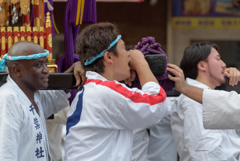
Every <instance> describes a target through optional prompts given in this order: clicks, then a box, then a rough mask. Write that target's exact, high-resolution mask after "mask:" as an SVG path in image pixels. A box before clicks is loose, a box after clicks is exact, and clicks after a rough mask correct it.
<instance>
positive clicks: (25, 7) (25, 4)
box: [20, 0, 30, 15]
mask: <svg viewBox="0 0 240 161" xmlns="http://www.w3.org/2000/svg"><path fill="white" fill-rule="evenodd" d="M20 8H21V12H22V14H24V15H26V14H28V12H29V8H30V0H20Z"/></svg>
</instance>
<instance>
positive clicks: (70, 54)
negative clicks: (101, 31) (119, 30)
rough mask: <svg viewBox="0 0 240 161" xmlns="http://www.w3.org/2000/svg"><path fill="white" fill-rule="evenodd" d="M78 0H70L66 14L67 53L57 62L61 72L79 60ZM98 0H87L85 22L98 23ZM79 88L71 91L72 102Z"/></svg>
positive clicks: (65, 35)
mask: <svg viewBox="0 0 240 161" xmlns="http://www.w3.org/2000/svg"><path fill="white" fill-rule="evenodd" d="M77 6H78V0H68V1H67V4H66V8H65V15H64V44H65V55H63V56H62V57H60V58H59V59H58V60H57V62H56V64H57V65H58V72H59V73H61V72H63V71H65V70H67V69H68V68H69V67H71V66H72V65H73V63H74V62H77V61H79V58H78V55H76V54H75V53H74V49H75V45H76V39H77V35H78V31H79V28H80V25H75V24H76V17H77ZM96 22H97V18H96V0H85V4H84V13H83V23H96ZM76 93H77V90H72V91H71V97H70V99H69V101H70V103H71V102H72V100H73V99H74V97H75V95H76Z"/></svg>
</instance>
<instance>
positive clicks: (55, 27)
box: [52, 15, 59, 34]
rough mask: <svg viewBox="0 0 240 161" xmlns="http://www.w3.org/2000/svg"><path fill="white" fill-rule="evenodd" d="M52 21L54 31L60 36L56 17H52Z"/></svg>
mask: <svg viewBox="0 0 240 161" xmlns="http://www.w3.org/2000/svg"><path fill="white" fill-rule="evenodd" d="M52 19H53V26H54V29H55V31H56V32H57V34H59V31H58V29H57V26H56V23H55V20H54V15H52Z"/></svg>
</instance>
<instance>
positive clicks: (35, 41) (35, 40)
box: [33, 36, 38, 44]
mask: <svg viewBox="0 0 240 161" xmlns="http://www.w3.org/2000/svg"><path fill="white" fill-rule="evenodd" d="M33 42H34V43H36V44H37V43H38V38H37V36H34V38H33Z"/></svg>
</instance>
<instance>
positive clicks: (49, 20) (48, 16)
mask: <svg viewBox="0 0 240 161" xmlns="http://www.w3.org/2000/svg"><path fill="white" fill-rule="evenodd" d="M48 27H51V18H50V13H49V12H48V13H47V17H46V28H48Z"/></svg>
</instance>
